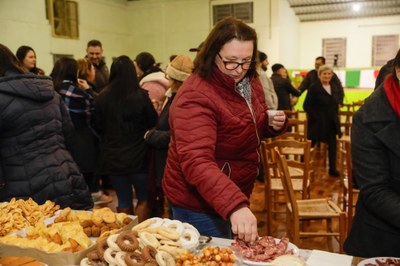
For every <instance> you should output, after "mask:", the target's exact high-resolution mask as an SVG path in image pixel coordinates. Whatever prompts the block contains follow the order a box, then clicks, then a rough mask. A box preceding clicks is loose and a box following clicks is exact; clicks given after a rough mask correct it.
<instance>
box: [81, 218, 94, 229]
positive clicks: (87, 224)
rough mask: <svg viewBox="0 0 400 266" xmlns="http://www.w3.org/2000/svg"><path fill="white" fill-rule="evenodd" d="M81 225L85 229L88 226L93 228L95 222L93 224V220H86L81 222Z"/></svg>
mask: <svg viewBox="0 0 400 266" xmlns="http://www.w3.org/2000/svg"><path fill="white" fill-rule="evenodd" d="M80 224H81V226H82V227H83V228H85V227H88V226H92V225H93V222H92V220H84V221H82V222H80Z"/></svg>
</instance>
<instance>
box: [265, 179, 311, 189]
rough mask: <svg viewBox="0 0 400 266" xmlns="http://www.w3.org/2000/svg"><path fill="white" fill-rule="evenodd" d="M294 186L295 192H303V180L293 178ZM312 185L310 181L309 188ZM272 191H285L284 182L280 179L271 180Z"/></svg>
mask: <svg viewBox="0 0 400 266" xmlns="http://www.w3.org/2000/svg"><path fill="white" fill-rule="evenodd" d="M292 185H293V190H294V191H303V180H302V179H298V178H292ZM309 185H310V182H309V181H308V184H307V187H308V186H309ZM271 190H280V191H282V190H283V185H282V181H281V179H279V178H272V179H271Z"/></svg>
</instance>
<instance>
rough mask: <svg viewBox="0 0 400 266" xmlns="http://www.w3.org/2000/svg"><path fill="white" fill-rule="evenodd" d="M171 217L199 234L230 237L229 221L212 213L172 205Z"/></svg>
mask: <svg viewBox="0 0 400 266" xmlns="http://www.w3.org/2000/svg"><path fill="white" fill-rule="evenodd" d="M172 215H173V218H174V219H176V220H179V221H181V222H186V223H189V224H191V225H193V226H194V227H196V228H197V230H199V232H200V235H203V236H214V237H221V238H228V239H232V231H231V223H230V222H229V221H226V220H224V219H222V217H220V216H218V215H215V214H214V215H213V214H207V213H201V212H194V211H190V210H187V209H184V208H180V207H176V206H173V205H172Z"/></svg>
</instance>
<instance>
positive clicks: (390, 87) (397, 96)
mask: <svg viewBox="0 0 400 266" xmlns="http://www.w3.org/2000/svg"><path fill="white" fill-rule="evenodd" d="M383 88H384V90H385V93H386V95H387V97H388V99H389V103H390V105H391V106H392V108H393V111H394V112H395V113H396V115H397V116H398V117H400V84H399V82H398V81H397V80H395V79H394V78H393V76H392V75H390V76H388V77H387V78H386V79H385V82H384V84H383Z"/></svg>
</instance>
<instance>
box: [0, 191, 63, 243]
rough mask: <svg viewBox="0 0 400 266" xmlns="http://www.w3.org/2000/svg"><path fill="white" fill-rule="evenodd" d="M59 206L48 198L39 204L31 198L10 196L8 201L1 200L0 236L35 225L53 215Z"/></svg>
mask: <svg viewBox="0 0 400 266" xmlns="http://www.w3.org/2000/svg"><path fill="white" fill-rule="evenodd" d="M59 208H60V206H59V205H56V204H55V203H54V202H51V201H49V200H48V201H46V202H45V203H44V204H42V205H39V204H37V203H36V202H35V201H34V200H32V198H29V199H28V200H26V201H25V200H23V199H19V200H16V199H15V198H12V199H11V200H10V202H3V203H1V204H0V236H4V235H7V234H9V233H10V232H14V231H18V230H21V229H23V228H25V227H27V226H30V225H35V224H37V223H38V222H39V221H41V220H43V219H46V218H49V217H51V216H53V215H54V213H55V211H57V210H58V209H59Z"/></svg>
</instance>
